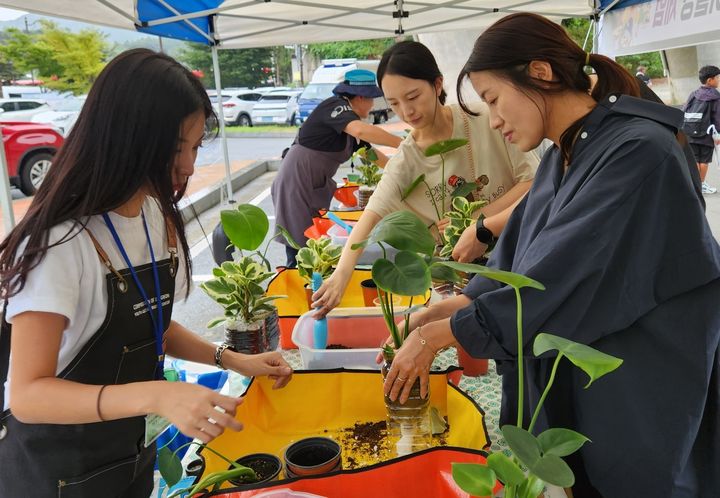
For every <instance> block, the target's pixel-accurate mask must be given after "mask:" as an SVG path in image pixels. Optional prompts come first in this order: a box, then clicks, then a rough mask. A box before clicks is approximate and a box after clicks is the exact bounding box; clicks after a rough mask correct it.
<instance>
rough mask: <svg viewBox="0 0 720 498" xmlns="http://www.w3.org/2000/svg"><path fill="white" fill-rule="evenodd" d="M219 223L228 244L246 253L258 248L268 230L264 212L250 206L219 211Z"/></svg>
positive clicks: (268, 225)
mask: <svg viewBox="0 0 720 498" xmlns="http://www.w3.org/2000/svg"><path fill="white" fill-rule="evenodd" d="M220 221H221V223H222V226H223V230H225V234H226V235H227V236H228V238H229V239H230V242H232V243H233V245H234V246H235V247H238V248H239V249H243V250H247V251H254V250H255V249H257V248H258V247H260V244H262V242H263V240H265V236H266V235H267V233H268V229H269V228H270V223H269V222H268V218H267V215H266V214H265V212H264V211H263V210H262V209H260V208H259V207H257V206H253V205H252V204H241V205H240V206H238V207H237V209H226V210H223V211H221V212H220Z"/></svg>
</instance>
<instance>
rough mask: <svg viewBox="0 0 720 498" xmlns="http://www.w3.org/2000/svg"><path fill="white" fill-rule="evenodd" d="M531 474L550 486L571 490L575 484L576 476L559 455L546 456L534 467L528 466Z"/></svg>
mask: <svg viewBox="0 0 720 498" xmlns="http://www.w3.org/2000/svg"><path fill="white" fill-rule="evenodd" d="M528 469H529V470H530V472H532V473H533V474H535V475H536V476H538V477H539V478H540V479H542V480H543V481H545V482H546V483H548V484H552V485H554V486H560V487H561V488H570V487H572V485H573V484H575V476H574V475H573V472H572V470H570V467H569V466H568V464H567V463H565V460H563V459H562V458H560V457H559V456H557V455H545V456H544V457H542V458H541V459H539V460H538V461H537V462H535V463H534V464H533V465H528Z"/></svg>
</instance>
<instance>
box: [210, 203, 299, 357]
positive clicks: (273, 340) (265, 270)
mask: <svg viewBox="0 0 720 498" xmlns="http://www.w3.org/2000/svg"><path fill="white" fill-rule="evenodd" d="M220 220H221V223H222V226H223V229H224V230H225V233H226V234H227V236H228V239H229V240H230V242H231V243H232V245H233V246H234V247H235V248H236V249H237V250H238V251H239V257H238V258H237V259H236V260H235V261H226V262H224V263H222V265H220V266H219V267H217V268H213V277H214V278H212V279H211V280H208V281H207V282H204V283H202V284H200V288H201V289H202V290H203V291H205V293H206V294H207V295H208V296H209V297H210V298H211V299H213V300H214V301H215V302H217V303H218V304H220V305H221V306H222V307H223V309H224V314H223V316H221V317H218V318H215V319H213V320H211V321H210V322H209V323H208V328H212V327H216V326H218V325H221V324H224V325H225V342H226V343H227V344H229V345H230V346H231V347H232V348H233V349H234V350H235V351H239V352H245V353H249V354H255V353H261V352H263V351H267V350H273V349H275V348H276V347H277V339H278V337H279V331H278V330H277V309H276V308H275V307H274V306H273V305H272V302H273V301H274V300H275V299H278V298H281V297H284V296H267V295H265V289H264V287H263V284H264V283H265V282H266V281H267V280H268V279H269V278H270V277H272V276H273V275H274V273H273V272H272V270H271V268H270V263H269V262H268V260H267V257H266V254H267V249H268V246H269V244H270V241H271V240H273V239H274V238H275V237H277V236H279V235H281V234H282V235H285V233H286V231H285V230H284V229H283V228H282V227H278V228H279V233H278V235H276V236H275V237H272V238H271V239H270V240H269V241H268V243H267V244H266V246H265V248H264V250H263V251H262V252H260V251H258V247H260V244H262V242H263V240H265V237H266V235H267V233H268V229H269V221H268V218H267V215H266V214H265V213H264V212H263V210H262V209H260V208H258V207H257V206H253V205H250V204H241V205H240V206H238V207H237V209H232V210H223V211H221V213H220ZM287 238H288V240H289V241H290V240H291V239H290V237H289V236H287ZM291 243H292V242H291ZM243 251H247V252H248V253H247V254H245V253H243Z"/></svg>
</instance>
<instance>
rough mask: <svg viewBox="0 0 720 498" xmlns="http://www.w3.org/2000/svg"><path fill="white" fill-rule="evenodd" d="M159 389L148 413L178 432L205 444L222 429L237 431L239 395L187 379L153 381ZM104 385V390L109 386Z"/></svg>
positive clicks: (239, 424)
mask: <svg viewBox="0 0 720 498" xmlns="http://www.w3.org/2000/svg"><path fill="white" fill-rule="evenodd" d="M156 384H157V388H158V390H159V392H158V393H157V394H158V395H157V396H154V398H155V403H154V404H155V406H154V407H153V408H152V411H151V413H156V414H158V415H160V416H162V417H164V418H166V419H168V420H169V421H170V422H171V423H172V424H173V425H174V426H176V427H177V428H178V430H179V431H180V432H182V433H183V434H185V435H186V436H188V437H191V438H197V439H200V440H201V441H202V442H203V443H208V442H210V441H211V440H213V439H215V438H216V437H218V436H219V435H220V434H222V433H223V431H225V429H226V428H229V429H232V430H234V431H240V430H242V428H243V425H242V424H241V423H240V422H239V421H237V420H235V413H236V410H237V407H238V405H240V403H242V399H241V398H233V397H230V396H223V395H222V394H220V393H217V392H215V391H213V390H212V389H208V388H207V387H203V386H200V385H198V384H191V383H188V382H164V381H163V382H157V383H156ZM112 388H113V386H108V387H107V388H106V390H109V389H112Z"/></svg>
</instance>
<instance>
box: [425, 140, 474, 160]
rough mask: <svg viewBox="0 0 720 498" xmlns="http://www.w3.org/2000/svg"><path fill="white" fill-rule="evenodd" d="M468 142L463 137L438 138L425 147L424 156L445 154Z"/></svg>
mask: <svg viewBox="0 0 720 498" xmlns="http://www.w3.org/2000/svg"><path fill="white" fill-rule="evenodd" d="M466 143H468V141H467V140H466V139H464V138H451V139H450V140H440V141H439V142H435V143H434V144H432V145H431V146H430V147H428V148H427V149H425V157H432V156H437V155H438V154H445V153H447V152H450V151H452V150H455V149H457V148H459V147H462V146H463V145H465V144H466Z"/></svg>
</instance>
